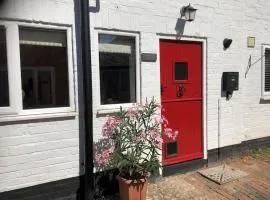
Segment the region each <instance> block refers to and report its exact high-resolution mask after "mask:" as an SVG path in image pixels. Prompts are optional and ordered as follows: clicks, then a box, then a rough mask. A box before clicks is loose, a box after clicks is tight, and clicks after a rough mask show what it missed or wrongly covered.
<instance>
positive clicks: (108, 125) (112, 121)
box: [102, 117, 122, 137]
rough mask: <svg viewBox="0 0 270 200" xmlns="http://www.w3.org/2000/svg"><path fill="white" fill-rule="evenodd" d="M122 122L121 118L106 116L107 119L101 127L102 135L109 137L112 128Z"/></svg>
mask: <svg viewBox="0 0 270 200" xmlns="http://www.w3.org/2000/svg"><path fill="white" fill-rule="evenodd" d="M121 123H122V121H121V120H119V119H116V118H115V117H108V119H107V121H106V122H105V124H104V125H103V127H102V135H103V136H106V137H110V136H112V134H113V130H114V129H115V128H117V127H118V126H119V125H120V124H121Z"/></svg>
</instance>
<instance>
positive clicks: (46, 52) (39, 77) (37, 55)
mask: <svg viewBox="0 0 270 200" xmlns="http://www.w3.org/2000/svg"><path fill="white" fill-rule="evenodd" d="M19 31H20V55H21V75H22V90H23V91H22V99H23V108H24V109H34V108H50V107H66V106H69V86H68V82H69V80H68V59H67V45H66V43H67V42H66V41H67V38H66V33H65V31H51V30H43V29H33V28H24V27H23V28H22V27H20V29H19ZM33 55H34V56H33Z"/></svg>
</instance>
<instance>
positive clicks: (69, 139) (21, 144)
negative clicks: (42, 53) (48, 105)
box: [0, 0, 79, 192]
mask: <svg viewBox="0 0 270 200" xmlns="http://www.w3.org/2000/svg"><path fill="white" fill-rule="evenodd" d="M0 18H2V19H3V20H5V19H7V18H9V19H12V20H22V21H25V20H26V21H29V20H30V21H35V22H36V23H49V24H50V23H53V24H55V23H58V24H68V25H72V27H73V31H74V1H73V0H46V1H44V0H5V1H1V4H0ZM75 45H76V40H75V33H73V48H74V52H75V51H76V46H75ZM73 57H74V72H75V74H74V77H75V80H76V76H77V74H76V73H77V69H76V68H77V67H76V66H77V65H76V53H74V55H73ZM75 82H76V81H75ZM75 85H76V88H77V84H75ZM76 94H77V90H76ZM76 99H77V95H76ZM78 175H79V120H78V116H77V114H76V116H75V117H69V118H67V119H57V118H55V119H54V118H52V119H49V120H48V119H46V120H43V119H42V118H41V119H39V120H36V121H33V120H24V121H13V122H5V123H1V124H0V192H3V191H9V190H13V189H18V188H23V187H27V186H32V185H36V184H40V183H45V182H50V181H56V180H60V179H65V178H69V177H76V176H78Z"/></svg>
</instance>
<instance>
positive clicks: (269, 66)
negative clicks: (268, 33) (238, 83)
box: [264, 49, 270, 92]
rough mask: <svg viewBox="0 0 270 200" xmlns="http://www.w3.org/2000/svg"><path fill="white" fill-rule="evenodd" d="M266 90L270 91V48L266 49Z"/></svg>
mask: <svg viewBox="0 0 270 200" xmlns="http://www.w3.org/2000/svg"><path fill="white" fill-rule="evenodd" d="M264 67H265V68H264V70H265V74H264V91H265V92H270V49H265V66H264Z"/></svg>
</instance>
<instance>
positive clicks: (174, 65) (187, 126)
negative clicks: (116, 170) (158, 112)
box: [160, 40, 203, 165]
mask: <svg viewBox="0 0 270 200" xmlns="http://www.w3.org/2000/svg"><path fill="white" fill-rule="evenodd" d="M160 74H161V75H160V76H161V104H162V107H163V108H164V111H163V114H164V115H165V117H166V118H167V119H168V121H169V125H168V126H169V127H170V128H172V129H173V130H177V131H179V134H178V137H177V139H176V141H177V143H171V142H172V141H170V140H169V139H168V138H164V139H165V142H164V144H163V150H162V160H163V165H170V164H176V163H180V162H184V161H188V160H193V159H197V158H202V157H203V131H202V124H203V123H202V120H203V119H202V44H201V43H199V42H184V41H171V40H161V41H160Z"/></svg>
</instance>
